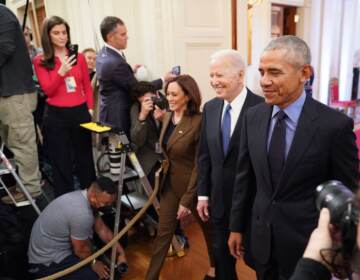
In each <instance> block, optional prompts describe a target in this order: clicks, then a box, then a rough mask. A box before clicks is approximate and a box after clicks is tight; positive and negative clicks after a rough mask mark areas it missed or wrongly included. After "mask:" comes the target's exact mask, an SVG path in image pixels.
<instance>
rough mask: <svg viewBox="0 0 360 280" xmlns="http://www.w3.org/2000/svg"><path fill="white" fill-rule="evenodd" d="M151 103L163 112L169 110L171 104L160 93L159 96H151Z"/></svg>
mask: <svg viewBox="0 0 360 280" xmlns="http://www.w3.org/2000/svg"><path fill="white" fill-rule="evenodd" d="M151 101H152V102H153V103H154V105H156V106H158V107H159V108H160V109H161V110H164V109H166V110H167V109H168V108H169V102H168V101H167V99H166V97H165V96H164V95H163V94H161V93H160V92H159V96H151Z"/></svg>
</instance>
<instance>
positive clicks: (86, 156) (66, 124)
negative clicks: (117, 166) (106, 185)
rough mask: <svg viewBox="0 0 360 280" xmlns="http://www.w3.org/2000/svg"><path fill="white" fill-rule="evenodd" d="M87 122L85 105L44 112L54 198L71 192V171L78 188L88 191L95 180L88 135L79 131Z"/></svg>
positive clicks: (52, 107)
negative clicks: (74, 173)
mask: <svg viewBox="0 0 360 280" xmlns="http://www.w3.org/2000/svg"><path fill="white" fill-rule="evenodd" d="M89 121H91V117H90V114H89V113H88V110H87V106H86V104H82V105H79V106H75V107H69V108H63V107H61V108H60V107H54V106H49V105H48V106H47V108H46V112H45V117H44V145H45V147H46V150H47V151H48V154H49V159H50V163H51V165H52V168H53V181H54V188H55V196H56V197H58V196H60V195H62V194H65V193H67V192H71V191H73V190H74V180H73V171H74V167H75V172H76V175H77V177H78V178H79V180H80V185H81V187H82V188H87V187H89V186H90V184H91V183H92V182H93V181H94V180H95V167H94V160H93V154H92V144H91V132H90V131H89V130H86V129H84V128H82V127H80V124H81V123H85V122H89Z"/></svg>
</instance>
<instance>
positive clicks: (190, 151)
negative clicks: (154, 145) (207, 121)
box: [160, 112, 201, 208]
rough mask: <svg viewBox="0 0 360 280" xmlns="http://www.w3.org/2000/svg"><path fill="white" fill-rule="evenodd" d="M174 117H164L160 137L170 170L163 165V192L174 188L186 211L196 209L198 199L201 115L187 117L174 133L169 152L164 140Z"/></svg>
mask: <svg viewBox="0 0 360 280" xmlns="http://www.w3.org/2000/svg"><path fill="white" fill-rule="evenodd" d="M171 116H172V113H170V112H168V113H166V115H165V116H164V119H163V126H162V129H161V133H160V144H161V146H162V149H163V152H164V156H165V159H166V162H167V163H168V164H167V166H164V165H163V182H166V183H165V184H163V185H162V189H161V191H163V190H164V188H172V190H173V191H174V193H175V194H176V195H177V196H178V198H179V199H180V204H181V205H183V206H185V207H186V208H191V207H192V206H193V203H194V200H195V196H196V180H197V174H198V173H197V167H196V153H197V148H198V143H199V138H200V125H201V114H195V115H191V116H189V115H184V116H183V117H182V119H181V121H180V122H179V123H178V124H177V126H176V127H175V129H174V131H173V132H172V134H171V136H170V138H169V140H168V143H167V145H166V148H165V147H164V145H163V139H164V135H165V132H166V130H167V127H168V126H169V123H170V122H171Z"/></svg>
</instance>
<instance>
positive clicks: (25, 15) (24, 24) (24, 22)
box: [22, 0, 29, 32]
mask: <svg viewBox="0 0 360 280" xmlns="http://www.w3.org/2000/svg"><path fill="white" fill-rule="evenodd" d="M28 10H29V0H26V5H25V12H24V20H23V24H22V31H23V32H24V30H25V26H26V20H27V14H28Z"/></svg>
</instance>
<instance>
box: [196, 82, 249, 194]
mask: <svg viewBox="0 0 360 280" xmlns="http://www.w3.org/2000/svg"><path fill="white" fill-rule="evenodd" d="M246 96H247V89H246V87H245V86H244V87H243V89H242V91H241V92H240V94H239V95H238V96H236V97H235V99H234V100H233V101H232V102H231V103H230V105H231V110H230V116H231V128H230V135H232V134H233V132H234V130H235V126H236V123H237V121H238V119H239V116H240V113H241V109H242V107H243V106H244V103H245V99H246ZM228 104H229V102H227V101H226V100H224V106H223V109H222V114H221V123H222V121H223V119H224V115H225V110H226V107H227V105H228ZM230 141H231V139H230ZM198 200H209V197H208V196H198Z"/></svg>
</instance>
